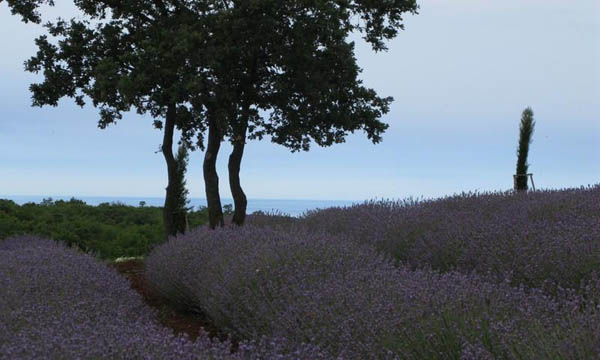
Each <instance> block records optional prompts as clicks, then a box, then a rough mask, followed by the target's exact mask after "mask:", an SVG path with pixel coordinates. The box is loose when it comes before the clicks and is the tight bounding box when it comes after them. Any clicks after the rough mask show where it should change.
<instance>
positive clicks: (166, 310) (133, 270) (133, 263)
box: [110, 260, 237, 350]
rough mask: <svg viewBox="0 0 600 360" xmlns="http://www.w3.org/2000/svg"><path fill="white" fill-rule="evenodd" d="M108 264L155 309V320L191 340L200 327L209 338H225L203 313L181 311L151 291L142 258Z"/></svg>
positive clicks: (196, 334) (234, 344) (234, 345)
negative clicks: (145, 276)
mask: <svg viewBox="0 0 600 360" xmlns="http://www.w3.org/2000/svg"><path fill="white" fill-rule="evenodd" d="M110 266H112V267H113V268H115V269H116V270H117V271H118V272H119V273H121V274H122V275H124V276H125V277H126V278H127V279H128V280H129V281H130V282H131V288H132V289H134V290H135V291H137V292H138V293H139V294H140V295H142V297H143V298H144V301H145V302H146V304H148V305H150V306H151V307H153V308H154V309H156V310H157V318H158V319H157V320H158V321H159V322H160V323H161V324H162V325H163V326H166V327H168V328H171V329H172V330H173V331H174V332H175V333H176V334H184V333H185V334H187V335H188V336H189V337H190V338H191V339H192V340H195V339H196V338H197V337H198V335H199V333H200V329H202V328H204V330H205V331H206V332H208V334H209V336H210V337H211V338H214V337H218V338H219V339H221V340H225V339H226V337H227V336H226V334H224V333H223V332H222V331H220V330H219V329H218V328H217V327H216V326H214V324H212V323H211V321H210V319H209V318H208V317H207V316H205V315H204V314H198V313H190V312H184V311H181V310H179V309H177V308H175V307H173V306H171V304H169V303H168V302H167V301H166V299H164V298H162V297H161V296H160V295H159V294H157V293H156V292H155V291H153V290H152V289H151V288H150V287H149V286H148V283H147V281H146V279H145V278H144V262H143V261H142V260H129V261H124V262H120V263H112V264H111V265H110ZM233 347H234V350H235V348H236V347H237V341H235V339H234V340H233Z"/></svg>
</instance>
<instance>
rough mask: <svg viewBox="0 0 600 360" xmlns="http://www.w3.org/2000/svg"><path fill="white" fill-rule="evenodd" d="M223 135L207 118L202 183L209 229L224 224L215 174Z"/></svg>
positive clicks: (216, 125) (217, 180)
mask: <svg viewBox="0 0 600 360" xmlns="http://www.w3.org/2000/svg"><path fill="white" fill-rule="evenodd" d="M222 139H223V135H222V133H221V129H220V128H219V126H218V123H217V122H216V120H215V119H209V126H208V144H207V146H206V153H205V154H204V164H203V171H204V185H205V189H206V202H207V205H208V223H209V226H210V228H211V229H215V228H216V227H217V226H221V227H223V226H225V222H224V220H223V208H222V207H221V196H220V195H219V176H218V175H217V155H218V154H219V149H220V147H221V140H222Z"/></svg>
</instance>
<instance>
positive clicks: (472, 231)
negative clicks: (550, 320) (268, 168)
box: [250, 185, 600, 305]
mask: <svg viewBox="0 0 600 360" xmlns="http://www.w3.org/2000/svg"><path fill="white" fill-rule="evenodd" d="M281 219H282V217H281V216H279V217H270V216H251V217H250V222H252V223H254V224H256V225H260V226H277V227H284V228H286V229H288V230H290V231H295V230H292V229H294V228H298V227H301V228H302V227H303V228H312V229H321V230H323V231H327V232H329V233H331V234H335V235H339V236H347V235H350V234H351V235H352V238H353V239H355V240H356V241H358V242H360V243H367V244H371V245H374V246H375V247H376V248H377V249H378V250H380V251H382V252H383V253H385V254H388V255H390V256H393V257H394V258H395V259H396V260H398V261H400V262H402V263H404V264H407V265H410V266H411V267H413V268H427V267H431V268H433V269H436V270H439V271H441V272H447V271H451V270H457V271H460V272H463V273H470V272H473V271H475V272H477V273H478V274H480V275H482V276H486V277H487V278H488V279H490V280H491V281H494V282H501V281H504V280H506V279H509V281H510V283H511V284H512V285H513V286H520V285H525V286H526V287H530V288H534V287H537V288H543V289H545V290H546V291H547V292H548V293H549V294H551V295H557V294H558V293H559V292H562V291H565V290H564V289H573V290H576V291H577V292H578V293H579V294H582V295H584V296H585V297H586V298H587V299H591V300H592V301H593V304H595V305H597V304H599V303H600V292H599V290H598V286H596V285H597V284H598V283H599V279H598V274H597V273H598V272H599V271H600V185H594V186H588V187H582V188H579V189H566V190H546V191H537V192H528V193H527V192H519V193H516V194H515V193H513V192H504V193H483V194H478V193H466V194H461V195H456V196H450V197H446V198H443V199H438V200H428V201H415V200H404V201H388V200H381V201H370V202H367V203H364V204H360V205H355V206H351V207H346V208H330V209H325V210H318V211H311V212H308V213H306V214H304V215H303V216H302V217H301V218H300V219H295V220H293V219H291V218H288V219H286V220H281Z"/></svg>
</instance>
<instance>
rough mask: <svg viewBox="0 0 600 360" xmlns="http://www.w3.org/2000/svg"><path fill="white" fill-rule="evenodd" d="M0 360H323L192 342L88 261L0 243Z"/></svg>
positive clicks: (31, 245)
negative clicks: (168, 327)
mask: <svg viewBox="0 0 600 360" xmlns="http://www.w3.org/2000/svg"><path fill="white" fill-rule="evenodd" d="M0 259H1V261H0V359H6V360H14V359H161V360H162V359H203V360H204V359H256V360H258V359H290V360H291V359H297V358H303V359H312V358H315V359H324V356H323V354H322V353H321V352H319V350H318V349H316V348H315V347H314V346H299V347H296V348H294V349H293V351H295V352H296V353H295V354H294V352H293V351H292V352H288V353H285V354H284V352H283V351H284V350H285V349H289V348H290V346H289V344H288V342H287V341H286V340H285V339H267V338H261V339H260V340H258V341H257V342H255V343H248V342H246V343H244V342H243V343H241V344H240V346H239V350H238V352H236V353H232V352H231V343H230V342H229V341H224V342H220V341H218V340H215V341H211V340H210V339H209V338H208V337H207V336H206V335H205V334H202V335H201V336H199V338H198V339H197V340H196V341H191V340H189V339H188V338H187V337H183V336H176V335H174V334H173V333H172V332H171V331H170V330H168V329H166V328H163V327H161V326H160V325H159V324H158V323H157V322H156V320H155V316H154V315H155V314H154V313H153V310H152V309H151V308H149V307H148V306H147V305H145V304H144V303H143V301H142V299H141V297H140V296H139V295H138V294H137V293H135V291H133V290H131V289H130V286H129V283H128V281H127V280H126V279H124V278H123V277H121V276H120V275H119V274H118V273H116V272H115V271H113V270H110V269H109V268H108V267H107V266H106V265H105V264H104V263H102V262H100V261H99V260H97V259H96V258H93V257H91V256H89V255H86V254H83V253H81V252H79V251H77V250H75V249H72V248H67V247H66V246H65V245H63V244H62V243H57V242H55V241H52V240H47V239H42V238H38V237H31V236H20V237H13V238H9V239H6V240H2V241H0Z"/></svg>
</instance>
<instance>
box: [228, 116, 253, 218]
mask: <svg viewBox="0 0 600 360" xmlns="http://www.w3.org/2000/svg"><path fill="white" fill-rule="evenodd" d="M242 121H243V123H242V124H241V125H240V126H239V128H238V129H237V130H236V133H235V134H234V136H235V138H234V141H233V151H232V152H231V155H230V156H229V164H228V169H229V187H230V188H231V195H232V196H233V203H234V205H235V210H234V212H233V218H232V220H231V223H232V224H235V225H238V226H242V225H244V220H245V219H246V207H247V205H248V200H247V199H246V194H244V190H243V189H242V186H241V184H240V167H241V163H242V157H243V156H244V147H245V146H246V131H247V127H248V126H247V121H246V120H244V119H242Z"/></svg>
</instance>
